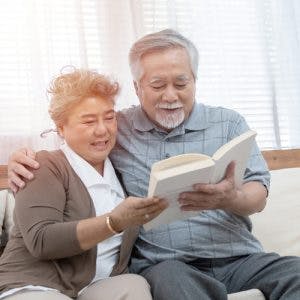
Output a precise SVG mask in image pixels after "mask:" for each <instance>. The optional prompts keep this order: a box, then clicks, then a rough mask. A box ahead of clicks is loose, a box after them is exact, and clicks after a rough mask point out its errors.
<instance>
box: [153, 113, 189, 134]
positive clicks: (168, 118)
mask: <svg viewBox="0 0 300 300" xmlns="http://www.w3.org/2000/svg"><path fill="white" fill-rule="evenodd" d="M155 119H156V122H157V123H158V124H159V126H160V127H162V128H164V129H168V130H171V129H174V128H176V127H178V126H179V125H181V124H182V123H183V122H184V113H183V112H180V113H179V114H174V115H169V114H168V115H165V114H157V115H156V118H155Z"/></svg>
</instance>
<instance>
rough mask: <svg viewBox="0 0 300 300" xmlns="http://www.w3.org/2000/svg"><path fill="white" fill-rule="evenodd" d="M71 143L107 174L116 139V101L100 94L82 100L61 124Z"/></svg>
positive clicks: (99, 169) (60, 131) (81, 154)
mask: <svg viewBox="0 0 300 300" xmlns="http://www.w3.org/2000/svg"><path fill="white" fill-rule="evenodd" d="M58 130H59V133H60V135H61V136H62V137H63V138H64V139H65V141H66V142H67V144H68V145H69V147H71V148H72V150H73V151H75V152H76V153H77V154H78V155H80V156H81V157H82V158H83V159H85V160H86V161H87V162H88V163H90V164H91V165H92V166H93V167H94V168H96V169H97V170H98V171H99V172H100V173H101V174H103V166H104V161H105V159H106V157H107V156H108V154H109V153H110V151H111V150H112V148H113V147H114V145H115V142H116V135H117V120H116V112H115V110H114V105H113V102H112V101H110V100H105V99H102V98H99V97H89V98H85V99H83V100H82V101H80V102H79V103H78V104H77V105H75V106H74V107H73V108H72V109H71V110H70V111H69V113H68V117H67V120H66V122H65V123H64V124H63V125H62V126H61V127H60V128H58Z"/></svg>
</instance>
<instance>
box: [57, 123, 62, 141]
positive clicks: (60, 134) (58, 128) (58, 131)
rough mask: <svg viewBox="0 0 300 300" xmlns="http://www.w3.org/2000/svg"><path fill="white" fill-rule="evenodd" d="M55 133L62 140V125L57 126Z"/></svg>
mask: <svg viewBox="0 0 300 300" xmlns="http://www.w3.org/2000/svg"><path fill="white" fill-rule="evenodd" d="M57 133H58V135H59V136H60V137H61V138H64V126H63V125H60V126H57Z"/></svg>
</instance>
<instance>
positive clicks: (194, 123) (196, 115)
mask: <svg viewBox="0 0 300 300" xmlns="http://www.w3.org/2000/svg"><path fill="white" fill-rule="evenodd" d="M133 126H134V128H135V129H137V130H139V131H150V130H152V129H155V128H157V127H156V125H155V124H154V123H153V122H151V120H149V118H148V116H147V115H146V113H145V112H144V111H143V109H142V108H141V106H138V107H137V109H136V110H135V113H134V115H133ZM180 126H183V127H184V129H187V130H191V131H193V130H202V129H205V128H208V127H209V126H210V123H209V121H208V117H207V111H206V109H205V106H204V105H203V104H201V103H195V104H194V106H193V109H192V112H191V114H190V116H189V117H188V119H187V120H185V121H184V123H183V124H181V125H179V126H178V127H180ZM175 129H176V128H175ZM175 129H174V130H175Z"/></svg>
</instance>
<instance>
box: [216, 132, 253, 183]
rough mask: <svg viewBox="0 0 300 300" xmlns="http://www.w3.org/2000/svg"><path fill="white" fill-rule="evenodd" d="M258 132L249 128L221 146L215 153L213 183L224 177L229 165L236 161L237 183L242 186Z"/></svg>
mask: <svg viewBox="0 0 300 300" xmlns="http://www.w3.org/2000/svg"><path fill="white" fill-rule="evenodd" d="M255 136H256V132H255V131H253V130H249V131H247V132H245V133H244V134H242V135H240V136H238V137H236V138H234V139H232V140H231V141H229V142H228V143H227V144H225V145H223V146H222V147H221V148H219V149H218V150H217V151H216V152H215V154H214V155H213V159H214V160H215V162H216V166H215V170H214V174H213V176H212V178H211V183H217V182H219V181H221V180H222V179H223V178H224V175H225V172H226V169H227V166H228V165H229V164H230V162H232V161H235V163H236V166H235V184H236V186H240V185H241V184H242V183H243V177H244V173H245V170H246V166H247V162H248V159H249V157H250V153H251V150H252V147H253V144H254V140H255Z"/></svg>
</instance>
